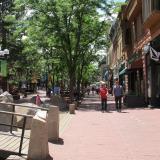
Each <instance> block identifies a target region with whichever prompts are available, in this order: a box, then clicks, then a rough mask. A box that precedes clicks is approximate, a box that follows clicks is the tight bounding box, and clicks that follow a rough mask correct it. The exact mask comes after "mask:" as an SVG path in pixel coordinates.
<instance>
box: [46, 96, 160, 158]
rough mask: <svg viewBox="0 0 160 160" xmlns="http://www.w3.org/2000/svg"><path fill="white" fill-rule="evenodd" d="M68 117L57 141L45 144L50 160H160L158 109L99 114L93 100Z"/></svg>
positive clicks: (86, 101) (94, 99)
mask: <svg viewBox="0 0 160 160" xmlns="http://www.w3.org/2000/svg"><path fill="white" fill-rule="evenodd" d="M84 104H85V105H84V106H82V108H79V109H78V110H76V114H75V115H71V118H70V120H69V123H68V124H67V125H66V126H65V129H64V130H63V133H61V137H60V138H61V139H62V140H63V143H60V144H52V143H50V144H49V148H50V154H51V156H52V157H53V159H54V160H160V136H159V133H160V122H159V115H160V110H159V109H147V108H135V109H125V110H123V111H122V113H119V112H116V111H114V110H113V105H112V104H113V101H110V102H109V105H112V111H110V112H109V113H108V112H105V113H102V112H101V111H100V110H98V109H97V106H98V105H100V102H99V101H98V99H97V100H96V97H94V98H93V99H90V98H89V97H88V99H86V100H84Z"/></svg>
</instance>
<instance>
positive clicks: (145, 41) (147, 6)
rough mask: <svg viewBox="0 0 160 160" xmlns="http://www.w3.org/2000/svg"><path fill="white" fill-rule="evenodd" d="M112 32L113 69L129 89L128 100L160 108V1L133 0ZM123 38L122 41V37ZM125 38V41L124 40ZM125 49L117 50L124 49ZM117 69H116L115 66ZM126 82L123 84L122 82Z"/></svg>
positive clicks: (127, 90)
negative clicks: (159, 106)
mask: <svg viewBox="0 0 160 160" xmlns="http://www.w3.org/2000/svg"><path fill="white" fill-rule="evenodd" d="M117 20H118V21H119V22H118V23H117V24H116V27H115V28H119V29H116V30H114V32H117V33H114V32H113V30H111V35H112V34H113V33H114V35H119V36H113V37H114V39H112V45H113V50H112V59H113V64H112V65H111V67H113V66H116V64H118V68H116V70H117V72H116V73H118V78H119V80H120V81H121V84H122V85H123V86H124V88H125V94H126V95H127V96H128V101H130V102H131V103H130V104H132V101H133V102H134V101H136V102H137V104H136V105H140V106H143V105H146V104H150V105H153V106H158V105H160V23H159V20H160V1H159V0H129V1H128V3H127V4H126V5H124V6H122V10H121V13H119V15H118V18H117ZM118 37H119V38H118ZM120 37H121V38H120ZM120 44H121V48H122V49H119V50H118V48H120V47H117V46H120ZM113 69H115V68H114V67H113ZM122 82H123V83H122ZM129 99H132V100H129Z"/></svg>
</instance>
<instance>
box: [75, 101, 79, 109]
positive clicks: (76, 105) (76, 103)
mask: <svg viewBox="0 0 160 160" xmlns="http://www.w3.org/2000/svg"><path fill="white" fill-rule="evenodd" d="M74 104H75V109H78V105H79V104H78V101H74Z"/></svg>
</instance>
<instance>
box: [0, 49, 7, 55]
mask: <svg viewBox="0 0 160 160" xmlns="http://www.w3.org/2000/svg"><path fill="white" fill-rule="evenodd" d="M8 54H9V50H8V49H4V50H3V51H2V50H0V56H4V55H8Z"/></svg>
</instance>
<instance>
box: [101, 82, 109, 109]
mask: <svg viewBox="0 0 160 160" xmlns="http://www.w3.org/2000/svg"><path fill="white" fill-rule="evenodd" d="M107 94H108V90H107V88H106V86H105V84H101V87H100V89H99V95H100V98H101V106H102V108H101V110H102V112H103V111H107Z"/></svg>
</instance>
